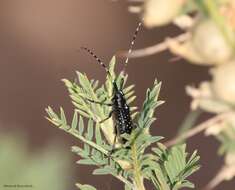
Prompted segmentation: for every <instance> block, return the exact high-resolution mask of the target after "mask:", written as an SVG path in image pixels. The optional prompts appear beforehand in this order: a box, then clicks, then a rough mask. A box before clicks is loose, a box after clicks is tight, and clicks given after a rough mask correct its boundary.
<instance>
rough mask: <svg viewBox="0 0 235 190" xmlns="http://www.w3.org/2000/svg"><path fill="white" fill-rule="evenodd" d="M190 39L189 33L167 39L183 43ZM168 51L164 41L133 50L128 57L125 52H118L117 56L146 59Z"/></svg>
mask: <svg viewBox="0 0 235 190" xmlns="http://www.w3.org/2000/svg"><path fill="white" fill-rule="evenodd" d="M189 37H190V35H189V33H183V34H180V35H179V36H176V37H169V39H174V40H176V41H178V42H183V41H185V40H186V39H188V38H189ZM167 49H168V44H167V42H166V40H164V41H163V42H160V43H158V44H155V45H153V46H149V47H146V48H143V49H137V50H133V51H132V53H131V54H130V55H128V53H127V52H126V51H124V52H120V53H119V56H121V57H127V56H128V57H129V58H138V57H146V56H150V55H153V54H156V53H159V52H162V51H165V50H167Z"/></svg>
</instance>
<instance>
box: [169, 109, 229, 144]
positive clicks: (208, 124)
mask: <svg viewBox="0 0 235 190" xmlns="http://www.w3.org/2000/svg"><path fill="white" fill-rule="evenodd" d="M230 114H232V112H225V113H221V114H219V115H216V116H214V117H212V118H210V119H208V120H207V121H204V122H203V123H201V124H199V125H197V126H195V127H194V128H192V129H191V130H189V131H188V132H186V133H184V134H182V135H180V136H177V137H175V138H173V139H172V140H169V141H167V142H166V143H164V144H165V146H167V147H169V146H172V145H174V144H177V143H178V142H180V141H181V140H185V139H188V138H190V137H192V136H194V135H196V134H198V133H200V132H202V131H204V130H205V129H207V128H209V127H211V126H212V125H214V124H217V123H219V122H221V121H223V120H224V119H225V118H227V117H228V116H230Z"/></svg>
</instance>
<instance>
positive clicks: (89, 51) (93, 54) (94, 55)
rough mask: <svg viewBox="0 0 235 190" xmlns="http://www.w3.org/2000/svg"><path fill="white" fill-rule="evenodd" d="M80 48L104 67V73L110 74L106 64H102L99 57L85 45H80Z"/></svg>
mask: <svg viewBox="0 0 235 190" xmlns="http://www.w3.org/2000/svg"><path fill="white" fill-rule="evenodd" d="M81 49H82V50H85V51H86V52H87V53H89V54H90V55H91V56H92V57H94V58H95V60H96V61H97V62H98V63H99V64H100V65H101V66H102V67H103V68H104V69H105V71H106V73H107V74H108V75H109V76H111V74H110V72H109V69H108V68H107V66H106V65H105V64H104V62H103V61H101V59H100V58H99V57H98V56H97V55H96V54H95V53H94V52H93V51H92V50H90V49H89V48H87V47H81Z"/></svg>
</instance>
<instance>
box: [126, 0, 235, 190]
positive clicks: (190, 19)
mask: <svg viewBox="0 0 235 190" xmlns="http://www.w3.org/2000/svg"><path fill="white" fill-rule="evenodd" d="M132 2H133V1H132ZM134 2H135V4H132V3H131V4H130V6H129V11H130V12H134V13H139V15H140V17H141V18H143V23H144V24H145V26H146V27H148V28H153V27H162V26H166V25H170V24H173V25H175V26H177V27H179V28H180V29H181V34H179V35H178V36H176V37H167V38H166V40H165V41H164V42H162V43H160V44H155V45H153V46H150V47H147V48H143V49H140V50H135V51H133V53H132V55H130V57H141V56H148V55H151V54H154V53H158V52H161V51H164V50H166V49H169V50H170V51H171V53H173V54H175V55H176V56H178V57H181V58H183V59H185V60H186V61H187V62H188V63H189V64H196V65H200V66H210V68H209V74H210V75H211V78H212V79H211V80H210V81H202V82H201V83H200V84H199V85H198V87H195V86H186V92H187V94H188V95H189V96H191V97H192V102H191V113H189V114H188V115H187V116H186V119H185V122H184V123H183V125H182V128H181V129H180V133H179V134H178V137H176V138H175V139H173V140H172V141H170V143H169V144H174V143H175V142H179V141H180V139H181V140H185V139H186V138H189V137H191V136H193V135H195V134H197V133H198V132H201V131H203V130H205V134H206V135H213V136H215V138H216V139H217V140H218V141H219V142H220V146H219V151H218V152H219V153H220V154H219V155H223V156H224V167H223V169H222V170H221V171H219V172H218V174H217V175H216V176H215V178H214V179H212V181H211V182H209V183H208V186H207V189H212V188H214V187H215V186H217V185H219V184H220V183H221V182H222V181H223V180H231V179H232V178H233V177H235V164H234V163H235V162H234V161H231V160H234V159H227V158H228V157H229V158H234V155H235V152H234V150H235V132H234V131H235V121H234V120H235V119H234V118H235V111H234V105H235V85H234V84H235V75H234V73H235V1H234V0H214V1H212V0H141V1H135V0H134ZM197 111H200V112H201V113H203V112H207V113H212V114H214V116H213V117H212V118H210V119H209V120H206V121H204V122H202V124H199V125H196V126H195V128H193V127H194V125H195V123H196V122H197V114H194V113H195V112H197ZM201 113H200V115H201ZM191 128H192V129H191ZM182 137H183V138H182ZM228 160H230V161H228ZM218 176H219V177H218Z"/></svg>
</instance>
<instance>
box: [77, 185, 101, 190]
mask: <svg viewBox="0 0 235 190" xmlns="http://www.w3.org/2000/svg"><path fill="white" fill-rule="evenodd" d="M76 186H77V187H78V188H79V189H80V190H96V188H95V187H93V186H91V185H86V184H85V185H82V184H80V183H76Z"/></svg>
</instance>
